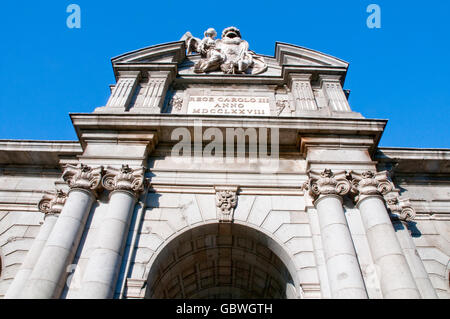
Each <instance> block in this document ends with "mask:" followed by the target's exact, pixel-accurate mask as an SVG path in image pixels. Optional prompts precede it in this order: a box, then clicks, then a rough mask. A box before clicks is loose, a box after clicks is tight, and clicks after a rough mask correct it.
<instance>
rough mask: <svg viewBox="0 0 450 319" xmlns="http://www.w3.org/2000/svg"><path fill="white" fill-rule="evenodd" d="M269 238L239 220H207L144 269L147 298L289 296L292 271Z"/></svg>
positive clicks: (164, 250) (173, 243)
mask: <svg viewBox="0 0 450 319" xmlns="http://www.w3.org/2000/svg"><path fill="white" fill-rule="evenodd" d="M270 240H271V239H270V238H269V237H268V236H267V235H265V234H263V233H261V232H259V231H257V230H255V229H252V228H249V227H246V226H242V225H238V224H209V225H204V226H199V227H196V228H193V229H191V230H188V231H186V232H184V233H182V234H181V235H179V236H178V237H176V238H174V239H173V240H171V241H170V242H169V243H168V244H167V245H166V246H165V247H164V248H163V250H162V251H161V252H160V253H159V255H158V257H157V258H156V259H155V261H154V262H153V264H152V267H151V269H150V272H149V277H148V284H147V287H148V288H147V291H146V298H156V299H163V298H175V299H177V298H183V299H222V298H231V299H253V298H259V299H283V298H293V297H294V294H295V292H293V291H294V290H295V289H294V288H293V287H294V284H293V280H292V276H291V274H290V272H289V271H288V269H287V267H286V266H285V265H284V263H283V262H282V261H281V259H280V258H279V257H278V256H277V255H276V254H275V253H274V252H273V251H272V250H271V249H270V248H269V247H270V246H271V245H269V244H268V241H270Z"/></svg>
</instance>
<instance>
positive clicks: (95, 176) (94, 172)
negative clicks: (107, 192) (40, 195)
mask: <svg viewBox="0 0 450 319" xmlns="http://www.w3.org/2000/svg"><path fill="white" fill-rule="evenodd" d="M103 172H104V171H103V166H99V167H95V168H92V167H90V166H87V165H84V164H82V163H81V164H79V165H77V166H75V165H71V164H68V165H66V166H65V168H64V172H63V174H62V178H63V180H64V181H65V182H66V183H67V184H68V185H69V187H70V189H71V190H72V189H77V188H78V189H84V190H88V191H92V192H94V193H95V192H96V191H97V190H98V188H99V187H100V181H101V179H102V175H103Z"/></svg>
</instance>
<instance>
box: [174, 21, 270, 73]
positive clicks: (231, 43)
mask: <svg viewBox="0 0 450 319" xmlns="http://www.w3.org/2000/svg"><path fill="white" fill-rule="evenodd" d="M216 36H217V32H216V30H214V29H213V28H209V29H208V30H206V31H205V37H204V38H203V40H200V39H198V38H195V37H193V36H192V34H191V33H190V32H186V34H185V35H184V36H183V38H182V39H184V40H185V41H186V47H187V50H188V54H190V53H192V52H197V53H199V54H200V56H201V60H200V61H199V62H197V63H196V64H195V66H194V72H195V73H208V72H213V71H218V70H221V71H222V72H224V73H225V74H244V73H245V74H260V73H263V72H264V71H266V70H267V64H266V63H265V62H264V58H262V57H260V56H257V55H256V54H255V53H254V52H252V51H250V50H249V45H248V42H247V41H245V40H243V39H242V38H241V32H240V31H239V29H237V28H236V27H228V28H226V29H225V30H223V32H222V39H215V37H216Z"/></svg>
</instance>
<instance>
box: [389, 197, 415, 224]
mask: <svg viewBox="0 0 450 319" xmlns="http://www.w3.org/2000/svg"><path fill="white" fill-rule="evenodd" d="M386 204H387V207H388V208H389V210H390V211H391V215H392V217H393V218H394V219H397V220H399V221H401V222H402V223H408V222H409V221H412V220H413V219H414V218H415V217H416V210H415V209H414V208H413V207H412V205H411V202H410V201H409V199H400V198H399V197H398V196H390V197H388V198H386Z"/></svg>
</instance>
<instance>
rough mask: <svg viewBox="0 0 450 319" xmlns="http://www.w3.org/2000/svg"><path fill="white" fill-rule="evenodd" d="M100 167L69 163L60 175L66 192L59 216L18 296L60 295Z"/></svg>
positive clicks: (96, 184) (89, 205)
mask: <svg viewBox="0 0 450 319" xmlns="http://www.w3.org/2000/svg"><path fill="white" fill-rule="evenodd" d="M101 173H102V168H101V167H100V168H97V169H91V168H90V167H88V166H85V165H81V166H80V167H73V166H68V167H67V168H66V170H65V172H64V174H63V179H65V180H66V181H67V182H68V183H69V186H70V187H71V190H70V191H69V194H68V197H67V200H66V203H65V205H64V208H63V209H62V211H61V215H60V217H59V218H58V220H57V221H56V223H55V225H54V227H53V230H52V231H51V233H50V235H49V237H48V239H47V242H46V243H45V246H44V248H43V249H42V252H41V255H40V256H39V259H38V261H37V263H36V265H35V267H34V269H33V271H32V273H31V275H30V277H29V280H28V282H27V284H26V285H25V288H24V291H23V292H22V294H21V295H20V298H30V299H51V298H59V297H60V295H61V292H62V290H63V288H64V284H65V279H66V276H67V266H68V265H70V264H71V263H72V262H73V258H74V256H75V253H76V250H77V248H78V245H79V243H80V239H81V236H82V234H83V231H84V226H85V224H86V220H87V218H88V215H89V211H90V210H91V207H92V204H93V202H94V201H95V196H94V194H93V191H94V190H95V189H96V188H97V186H98V185H99V183H100V179H101Z"/></svg>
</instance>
